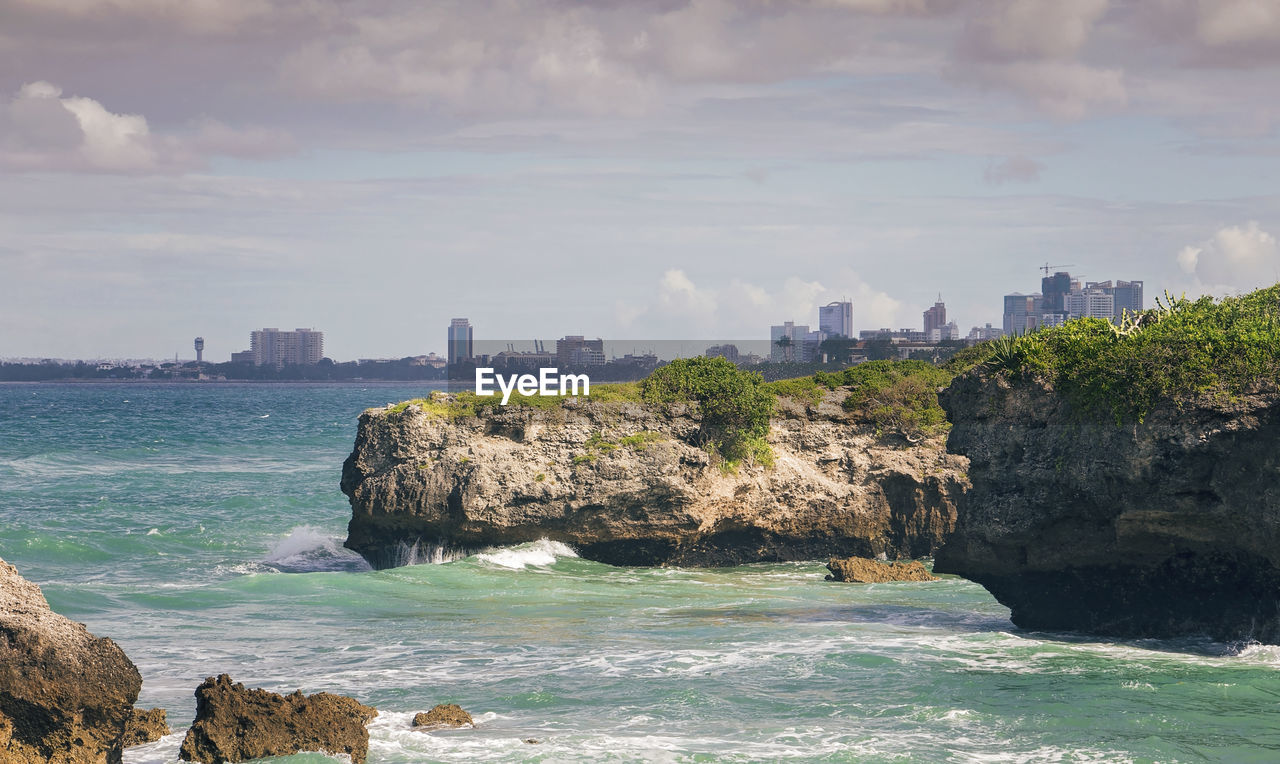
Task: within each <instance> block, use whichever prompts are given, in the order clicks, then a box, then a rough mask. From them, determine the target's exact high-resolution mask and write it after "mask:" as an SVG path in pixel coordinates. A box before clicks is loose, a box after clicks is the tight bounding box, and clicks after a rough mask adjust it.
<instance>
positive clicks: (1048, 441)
mask: <svg viewBox="0 0 1280 764" xmlns="http://www.w3.org/2000/svg"><path fill="white" fill-rule="evenodd" d="M942 403H943V406H944V407H945V408H946V409H947V412H948V414H949V416H950V418H951V421H952V422H953V423H954V424H953V427H952V430H951V435H950V438H949V441H948V446H949V448H950V450H951V451H952V452H953V453H956V454H959V455H962V456H966V457H968V459H969V464H970V467H969V475H970V479H971V480H972V482H973V486H972V488H971V489H970V491H969V492H968V493H967V494H966V495H965V496H963V497H962V498H961V500H960V505H959V520H958V526H957V528H956V532H955V534H954V535H953V537H952V538H951V540H950V541H949V542H948V543H947V545H946V546H945V547H944V548H943V549H942V550H941V551H939V553H938V555H937V558H936V562H935V565H934V570H935V571H936V572H943V573H956V574H959V575H961V576H964V577H966V578H969V579H972V580H974V581H977V582H978V583H980V584H982V585H983V586H985V587H986V588H987V589H988V590H989V591H990V592H991V593H992V594H993V595H994V596H995V597H996V599H998V600H999V601H1000V602H1001V603H1003V604H1005V605H1006V606H1008V607H1009V609H1010V610H1011V611H1012V618H1013V621H1014V623H1015V624H1017V625H1018V626H1020V627H1023V628H1028V629H1044V630H1069V631H1083V632H1090V633H1096V634H1104V635H1117V636H1158V637H1166V636H1177V635H1184V634H1208V635H1210V636H1212V637H1216V638H1220V639H1228V640H1235V639H1248V638H1253V639H1258V640H1261V641H1265V642H1277V641H1280V598H1277V597H1276V592H1277V591H1280V396H1278V395H1276V394H1264V393H1258V394H1253V395H1242V396H1237V397H1235V398H1234V399H1233V400H1225V399H1214V400H1209V399H1204V400H1184V401H1179V402H1175V401H1168V402H1166V403H1165V404H1163V405H1162V406H1160V407H1158V408H1156V409H1155V410H1154V411H1152V412H1150V414H1149V415H1148V416H1147V417H1146V418H1145V420H1144V421H1143V422H1142V423H1140V424H1125V425H1117V424H1116V423H1115V421H1114V420H1112V419H1109V418H1105V417H1098V416H1094V415H1090V414H1088V413H1087V412H1083V411H1080V410H1078V409H1076V408H1074V407H1073V406H1072V405H1071V402H1070V400H1069V399H1068V398H1067V397H1066V396H1064V395H1061V394H1059V393H1058V392H1056V391H1055V390H1054V389H1053V387H1052V386H1050V385H1048V384H1047V383H1043V382H1033V381H1021V382H1014V383H1011V382H1009V381H1008V380H1006V379H1005V378H1004V377H1002V376H995V377H990V376H984V375H983V374H982V373H981V372H977V371H975V372H971V373H970V374H968V375H966V376H963V377H961V378H959V379H957V380H956V381H955V383H954V384H952V386H951V387H950V388H949V390H948V391H947V392H946V393H944V394H943V395H942Z"/></svg>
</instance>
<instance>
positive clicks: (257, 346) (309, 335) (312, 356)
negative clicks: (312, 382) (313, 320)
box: [249, 328, 324, 367]
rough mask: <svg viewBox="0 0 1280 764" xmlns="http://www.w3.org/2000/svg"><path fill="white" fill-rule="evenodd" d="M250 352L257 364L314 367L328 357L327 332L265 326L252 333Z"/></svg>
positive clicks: (250, 336) (250, 335) (250, 334)
mask: <svg viewBox="0 0 1280 764" xmlns="http://www.w3.org/2000/svg"><path fill="white" fill-rule="evenodd" d="M249 352H251V353H253V363H254V365H255V366H276V367H280V366H286V365H290V364H292V365H295V366H312V365H314V364H317V363H320V359H321V358H324V332H317V331H316V330H315V329H294V330H293V331H291V332H282V331H280V330H279V329H275V328H263V329H261V330H258V331H254V332H250V333H249Z"/></svg>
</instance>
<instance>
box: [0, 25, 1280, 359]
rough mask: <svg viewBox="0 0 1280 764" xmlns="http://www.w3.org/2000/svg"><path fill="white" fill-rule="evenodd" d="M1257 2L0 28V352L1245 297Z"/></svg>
mask: <svg viewBox="0 0 1280 764" xmlns="http://www.w3.org/2000/svg"><path fill="white" fill-rule="evenodd" d="M1277 82H1280V0H1140V1H1139V0H1110V1H1108V0H734V1H732V2H731V1H729V0H630V1H628V2H623V1H622V0H610V1H605V0H598V1H595V2H573V3H571V2H560V1H559V0H528V1H526V2H506V1H502V0H497V1H494V0H462V1H460V2H423V1H421V0H407V1H405V2H392V1H390V0H364V1H362V2H354V1H353V0H300V1H299V0H294V1H291V2H285V1H284V0H0V357H8V358H14V357H60V358H124V357H134V358H143V357H150V358H162V357H172V356H173V354H174V353H180V354H181V357H182V358H192V357H194V351H193V350H192V346H191V345H192V338H193V337H195V336H196V335H201V336H203V337H204V338H205V340H206V350H205V358H206V360H213V361H220V360H226V359H227V357H228V356H229V354H230V353H231V352H234V351H239V350H243V349H245V348H246V347H247V346H248V335H249V332H250V330H252V329H255V328H261V327H264V326H273V327H280V328H286V329H292V328H294V327H314V328H316V329H320V330H323V331H324V332H325V351H326V355H328V356H330V357H332V358H334V359H337V360H348V359H354V358H371V357H402V356H407V355H417V354H422V353H427V352H432V351H435V352H443V351H444V346H445V329H446V327H447V325H448V323H449V319H451V318H453V317H462V316H465V317H467V318H469V319H470V320H471V323H472V325H473V326H474V327H475V336H476V338H477V339H480V338H485V339H494V338H504V339H513V340H514V339H521V338H533V337H539V338H542V339H554V338H556V337H560V336H562V335H565V334H585V335H588V336H603V337H606V338H608V339H616V338H652V339H684V338H702V337H706V338H725V339H735V338H736V339H747V338H756V339H759V338H766V337H768V331H769V326H770V325H771V324H777V323H782V322H783V321H788V320H790V321H795V322H797V323H808V324H812V325H816V324H817V306H818V305H820V304H826V303H827V302H830V301H832V300H835V299H840V298H848V299H851V300H852V301H853V303H854V323H855V327H856V328H857V329H859V330H861V329H868V328H878V327H884V326H892V327H916V326H919V325H920V324H921V312H922V311H923V310H924V309H925V308H927V307H928V306H930V305H931V304H932V303H933V301H934V300H935V299H937V297H938V295H939V294H941V296H942V299H943V300H944V301H945V302H946V305H947V309H948V317H949V318H950V319H952V320H954V321H956V322H957V323H958V324H959V325H960V327H961V330H962V331H964V332H967V331H968V329H969V327H971V326H974V325H981V324H985V323H987V322H990V323H993V324H995V325H997V326H999V324H1000V321H1001V315H1000V314H1001V310H1002V307H1001V306H1002V299H1001V298H1002V296H1003V295H1004V294H1008V293H1012V292H1024V293H1030V292H1035V291H1038V289H1039V279H1040V277H1041V275H1042V274H1041V272H1040V270H1039V269H1040V266H1044V265H1049V266H1052V267H1053V269H1054V270H1059V269H1061V270H1068V271H1070V272H1072V273H1073V274H1077V275H1080V276H1081V277H1083V278H1085V279H1087V280H1107V279H1125V280H1132V279H1141V280H1144V281H1145V282H1146V292H1147V301H1148V304H1150V302H1151V300H1152V298H1153V297H1154V296H1155V295H1159V294H1160V293H1161V292H1162V291H1163V290H1166V289H1167V290H1169V291H1170V292H1172V293H1174V294H1181V293H1183V292H1185V293H1186V294H1188V295H1191V296H1194V295H1200V294H1212V295H1225V294H1232V293H1237V292H1241V291H1247V290H1250V289H1253V288H1256V287H1259V286H1264V285H1269V284H1272V283H1275V282H1276V281H1280V245H1278V244H1277V238H1276V237H1277V236H1280V129H1278V126H1280V99H1277V98H1276V87H1277Z"/></svg>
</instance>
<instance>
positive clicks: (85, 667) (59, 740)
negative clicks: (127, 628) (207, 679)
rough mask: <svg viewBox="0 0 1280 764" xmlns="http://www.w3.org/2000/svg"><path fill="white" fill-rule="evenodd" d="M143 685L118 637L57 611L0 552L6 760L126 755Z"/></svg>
mask: <svg viewBox="0 0 1280 764" xmlns="http://www.w3.org/2000/svg"><path fill="white" fill-rule="evenodd" d="M141 688H142V677H141V676H139V674H138V669H137V668H135V667H134V665H133V663H131V662H130V661H129V659H128V658H127V657H126V656H125V654H124V651H122V650H121V649H120V648H119V647H118V646H117V645H116V643H114V642H112V641H111V640H110V639H106V638H100V637H95V636H94V635H92V634H90V633H89V631H88V629H86V628H85V627H84V626H83V625H82V624H79V623H76V622H75V621H71V620H69V619H67V618H64V617H62V616H60V615H58V614H57V613H54V612H53V611H52V610H50V609H49V603H48V602H47V601H45V598H44V595H43V594H42V593H41V591H40V587H38V586H36V585H35V584H33V583H31V582H30V581H27V580H26V579H24V578H23V577H22V576H20V575H18V571H17V570H16V569H15V568H14V567H13V566H12V565H9V564H8V563H6V562H4V561H3V560H0V761H3V762H5V764H36V762H39V764H48V763H50V762H52V763H53V764H90V763H93V764H97V763H99V762H101V763H104V764H110V763H114V762H119V761H120V756H121V750H122V748H123V743H122V741H121V737H122V735H123V733H124V728H125V722H126V721H127V720H128V719H129V716H130V713H131V711H132V710H133V702H134V701H135V700H137V698H138V690H140V689H141Z"/></svg>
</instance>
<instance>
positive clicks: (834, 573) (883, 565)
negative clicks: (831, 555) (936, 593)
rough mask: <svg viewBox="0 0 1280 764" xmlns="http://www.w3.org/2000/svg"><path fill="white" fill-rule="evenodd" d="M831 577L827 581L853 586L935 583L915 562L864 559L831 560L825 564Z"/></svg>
mask: <svg viewBox="0 0 1280 764" xmlns="http://www.w3.org/2000/svg"><path fill="white" fill-rule="evenodd" d="M827 570H830V571H831V575H829V576H827V580H828V581H847V582H849V583H855V584H883V583H888V582H891V581H937V580H938V579H937V578H934V577H933V576H931V575H929V571H928V570H926V569H925V567H924V565H921V564H920V563H919V562H917V561H916V560H911V561H909V562H880V561H879V560H868V559H866V558H865V557H849V558H846V559H843V560H837V559H832V560H831V561H830V562H828V563H827Z"/></svg>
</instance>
